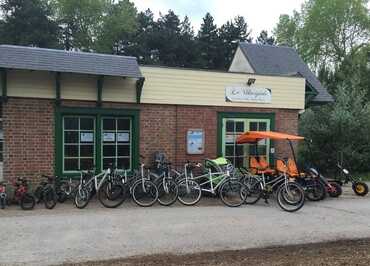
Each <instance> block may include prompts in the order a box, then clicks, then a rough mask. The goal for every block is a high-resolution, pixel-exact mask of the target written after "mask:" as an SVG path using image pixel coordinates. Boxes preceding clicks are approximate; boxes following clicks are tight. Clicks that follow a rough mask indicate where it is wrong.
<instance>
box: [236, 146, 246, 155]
mask: <svg viewBox="0 0 370 266" xmlns="http://www.w3.org/2000/svg"><path fill="white" fill-rule="evenodd" d="M235 152H236V154H235V155H236V156H243V155H244V146H242V145H237V146H236V147H235Z"/></svg>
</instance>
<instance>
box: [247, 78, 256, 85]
mask: <svg viewBox="0 0 370 266" xmlns="http://www.w3.org/2000/svg"><path fill="white" fill-rule="evenodd" d="M255 82H256V79H252V78H250V79H248V81H247V85H248V86H250V85H252V84H254V83H255Z"/></svg>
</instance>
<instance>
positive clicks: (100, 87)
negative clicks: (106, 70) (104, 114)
mask: <svg viewBox="0 0 370 266" xmlns="http://www.w3.org/2000/svg"><path fill="white" fill-rule="evenodd" d="M103 85H104V76H99V78H98V80H97V84H96V87H97V102H96V106H98V107H100V106H102V102H103Z"/></svg>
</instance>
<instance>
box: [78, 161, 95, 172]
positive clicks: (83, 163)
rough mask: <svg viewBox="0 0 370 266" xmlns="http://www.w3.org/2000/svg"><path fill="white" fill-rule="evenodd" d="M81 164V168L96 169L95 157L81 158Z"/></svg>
mask: <svg viewBox="0 0 370 266" xmlns="http://www.w3.org/2000/svg"><path fill="white" fill-rule="evenodd" d="M80 165H81V170H92V169H94V159H85V158H84V159H81V160H80Z"/></svg>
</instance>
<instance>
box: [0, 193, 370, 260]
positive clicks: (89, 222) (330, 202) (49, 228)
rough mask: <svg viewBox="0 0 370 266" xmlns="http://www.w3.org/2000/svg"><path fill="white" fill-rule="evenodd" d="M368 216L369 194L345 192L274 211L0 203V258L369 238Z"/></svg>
mask: <svg viewBox="0 0 370 266" xmlns="http://www.w3.org/2000/svg"><path fill="white" fill-rule="evenodd" d="M369 221H370V197H369V196H366V197H356V196H354V194H353V192H350V191H346V192H345V195H344V196H343V197H340V198H338V199H327V200H325V201H322V202H307V204H306V205H305V206H304V207H303V208H302V209H301V210H300V211H299V212H297V213H286V212H284V211H282V210H281V209H279V207H278V206H277V205H276V204H275V203H274V202H273V200H271V203H270V204H269V205H266V204H265V203H263V201H261V202H260V203H258V204H257V205H253V206H242V207H240V208H228V207H225V206H223V205H222V203H221V202H220V201H219V200H217V199H207V200H203V201H202V202H201V204H199V205H198V206H194V207H185V206H182V205H180V204H175V205H174V206H172V207H167V208H166V207H161V206H158V205H157V206H153V207H151V208H140V207H137V206H135V205H134V204H133V203H132V202H126V203H124V204H123V205H122V206H121V207H120V208H117V209H105V208H103V207H101V206H100V205H99V204H98V203H97V202H92V204H91V205H89V206H88V207H87V208H86V209H84V210H78V209H76V208H75V207H74V206H72V203H70V204H63V205H57V206H56V208H55V209H54V210H45V209H44V208H43V206H42V205H40V206H38V207H37V209H36V210H34V211H28V212H25V211H21V210H19V207H18V206H12V207H11V208H8V209H6V210H4V211H1V210H0V228H2V230H3V231H2V245H1V252H0V264H2V265H17V264H27V265H50V264H60V263H68V262H73V263H78V262H86V261H101V260H111V259H121V258H128V257H132V256H146V255H153V254H164V253H167V254H176V255H179V254H180V255H181V254H183V255H184V254H189V253H199V252H214V251H225V250H245V249H250V248H261V247H269V246H283V245H292V244H305V243H317V242H323V241H334V240H340V239H357V238H370V223H369ZM4 243H5V244H4ZM348 248H351V247H348ZM225 252H226V253H225V254H229V253H228V251H225ZM238 252H244V251H238ZM230 254H233V253H230ZM170 257H173V255H171V256H170ZM163 258H165V261H167V260H168V257H166V256H165V257H163ZM174 258H177V257H176V256H175V257H174ZM200 259H201V258H200ZM225 260H226V259H225ZM226 262H227V260H226ZM235 263H238V262H235ZM159 264H161V263H159ZM200 264H202V263H200ZM87 265H89V264H87ZM103 265H104V264H103ZM107 265H109V264H107ZM123 265H125V264H123ZM189 265H192V264H189ZM204 265H210V264H207V263H205V264H204ZM225 265H229V264H228V263H226V264H225ZM231 265H232V263H231ZM235 265H238V264H235Z"/></svg>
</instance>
